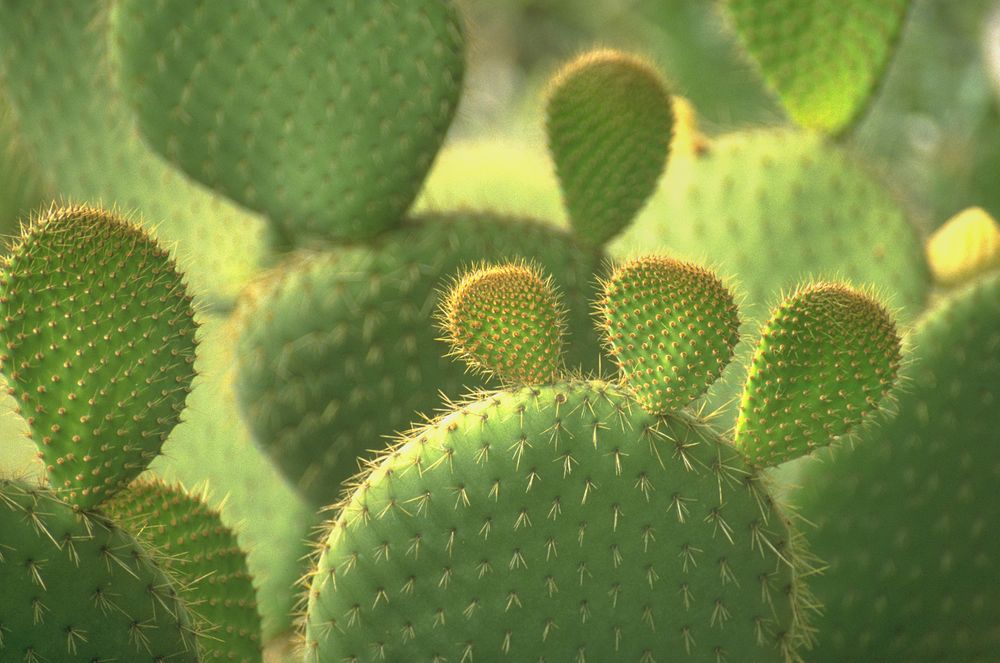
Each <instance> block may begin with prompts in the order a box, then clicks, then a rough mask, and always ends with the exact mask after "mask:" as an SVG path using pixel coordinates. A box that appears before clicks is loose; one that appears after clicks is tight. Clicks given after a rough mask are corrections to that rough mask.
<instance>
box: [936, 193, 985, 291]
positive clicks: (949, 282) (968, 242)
mask: <svg viewBox="0 0 1000 663" xmlns="http://www.w3.org/2000/svg"><path fill="white" fill-rule="evenodd" d="M927 263H928V264H929V265H930V268H931V272H932V273H933V274H934V280H935V282H937V283H938V284H939V285H942V286H956V285H961V284H962V283H965V282H967V281H971V280H972V279H974V278H975V277H977V276H979V275H981V274H987V273H989V272H991V271H993V270H994V269H997V268H1000V224H998V223H997V221H996V219H994V218H993V217H992V216H990V214H989V212H987V211H986V210H984V209H983V208H981V207H969V208H967V209H964V210H962V211H961V212H959V213H958V214H956V215H955V216H953V217H951V218H950V219H948V221H946V222H945V224H944V225H943V226H941V227H940V228H938V229H937V230H936V231H934V234H933V235H931V237H930V239H928V240H927Z"/></svg>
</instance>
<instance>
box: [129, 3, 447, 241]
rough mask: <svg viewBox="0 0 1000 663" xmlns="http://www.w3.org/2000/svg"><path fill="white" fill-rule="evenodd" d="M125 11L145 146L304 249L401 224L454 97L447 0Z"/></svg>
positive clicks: (139, 6) (154, 6)
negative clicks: (266, 219) (259, 215)
mask: <svg viewBox="0 0 1000 663" xmlns="http://www.w3.org/2000/svg"><path fill="white" fill-rule="evenodd" d="M116 12H117V14H116V19H117V20H116V25H115V27H116V29H117V35H116V36H117V40H118V42H119V49H120V55H121V60H122V69H123V72H122V77H123V78H122V81H123V82H122V85H123V88H124V91H125V94H126V96H127V97H128V98H129V99H130V101H131V102H132V104H133V105H134V106H135V108H136V111H137V113H138V117H139V125H140V128H141V130H142V132H143V134H144V136H145V138H146V139H147V140H148V141H149V143H150V144H151V145H153V147H154V148H155V149H157V150H158V151H159V152H160V153H162V154H163V155H164V156H166V158H167V159H169V160H170V161H172V162H175V163H176V164H177V165H178V166H180V168H181V169H182V170H183V171H184V172H186V173H187V174H188V175H190V176H191V177H192V178H194V179H195V180H197V181H199V182H201V183H203V184H205V185H207V186H209V187H211V188H213V189H215V190H216V191H219V192H221V193H223V194H225V195H226V196H228V197H230V198H231V199H233V200H235V201H237V202H239V203H240V204H242V205H244V206H246V207H248V208H250V209H253V210H256V211H259V212H262V213H264V214H265V215H267V216H268V217H269V219H270V220H271V221H272V222H274V223H275V224H276V225H277V227H278V228H280V229H281V230H282V231H283V232H284V233H285V234H287V235H289V236H294V237H295V239H297V241H299V242H306V243H308V242H310V240H314V241H315V240H322V239H326V238H331V237H332V238H338V239H343V238H357V237H365V236H370V235H373V234H375V233H377V232H378V231H380V230H383V229H385V228H386V227H389V226H392V225H395V224H397V223H398V222H399V221H400V218H401V216H402V214H403V213H404V212H405V211H406V209H407V207H409V205H410V203H411V202H412V201H413V199H414V197H415V196H416V194H417V192H418V190H419V188H420V184H421V182H422V181H423V178H424V176H425V175H426V173H427V171H428V170H429V168H430V166H431V162H432V161H433V159H434V155H435V154H436V153H437V151H438V148H439V147H440V145H441V142H442V141H443V139H444V135H445V132H446V130H447V129H448V126H449V124H450V122H451V118H452V115H453V113H454V111H455V107H456V105H457V102H458V97H459V92H460V89H461V82H462V76H463V69H464V60H463V48H462V31H461V25H460V18H459V15H458V11H457V9H456V7H455V6H454V3H452V2H450V1H442V0H406V2H399V1H398V0H335V1H330V0H294V1H283V2H278V3H267V4H266V5H261V6H256V5H254V6H251V5H239V6H234V5H230V4H228V3H219V2H205V3H192V2H189V1H188V0H168V1H164V2H157V3H150V2H148V1H147V0H125V1H123V2H119V3H118V4H117V8H116Z"/></svg>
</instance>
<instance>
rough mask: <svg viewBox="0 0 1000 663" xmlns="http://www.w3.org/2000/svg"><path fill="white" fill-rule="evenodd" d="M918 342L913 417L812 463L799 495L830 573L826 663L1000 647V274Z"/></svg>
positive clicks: (949, 302) (984, 655) (916, 337)
mask: <svg viewBox="0 0 1000 663" xmlns="http://www.w3.org/2000/svg"><path fill="white" fill-rule="evenodd" d="M910 345H912V346H913V349H914V350H913V354H914V355H915V357H914V359H913V360H912V362H909V363H908V364H907V366H906V367H905V369H904V371H905V374H906V376H907V378H908V387H907V388H906V389H903V390H900V391H901V393H900V394H899V397H898V399H899V407H898V409H899V412H898V414H897V415H896V416H895V417H894V418H893V419H892V420H891V421H889V422H886V423H885V424H883V425H881V426H879V427H873V428H871V429H869V431H867V432H866V433H865V434H864V435H863V436H862V437H861V439H860V440H859V441H858V443H857V444H855V445H854V449H852V450H851V452H850V453H835V454H830V455H829V457H827V455H826V454H821V457H820V458H818V459H811V460H809V461H807V463H806V465H805V467H804V468H803V469H802V474H801V476H800V477H799V480H798V481H797V483H798V484H799V485H800V486H801V487H800V489H799V490H797V491H796V492H795V493H794V494H793V495H792V499H793V500H794V502H795V503H796V504H798V505H799V506H800V509H801V512H802V515H803V516H804V517H805V518H806V519H807V520H809V521H810V522H812V523H815V528H811V529H810V531H808V532H807V535H808V536H809V540H810V543H811V544H812V547H813V549H814V550H815V552H816V553H817V555H819V556H821V557H822V558H823V559H824V560H825V561H826V562H827V563H828V568H827V569H826V571H825V572H824V573H823V574H821V575H819V576H818V577H816V578H815V580H814V581H813V582H812V583H810V584H811V586H813V587H814V588H815V590H816V593H817V595H818V598H819V599H820V600H821V601H822V602H823V603H824V604H825V608H824V615H823V617H822V618H821V619H820V624H819V627H820V633H821V637H820V638H819V645H818V646H817V648H816V650H815V651H813V652H812V654H811V655H810V660H812V661H816V662H817V663H839V662H840V661H911V662H913V663H933V662H936V661H968V662H970V663H988V662H989V661H994V660H996V656H997V652H998V651H1000V604H998V602H997V596H1000V576H998V575H997V574H996V564H997V551H998V550H1000V532H998V530H997V527H996V523H998V522H1000V497H998V495H997V476H998V475H1000V446H998V444H997V442H998V437H997V431H998V430H1000V408H998V407H997V404H998V403H1000V377H998V376H1000V273H996V272H994V273H993V275H992V276H989V277H987V278H985V279H983V280H982V281H980V282H979V283H976V284H973V285H970V286H968V287H966V288H963V289H962V290H960V291H958V292H956V293H955V294H954V295H953V296H951V297H949V298H948V299H946V300H944V302H943V303H942V304H941V306H939V307H937V308H935V309H934V310H933V311H932V312H931V313H930V314H929V315H928V316H927V317H926V318H924V319H923V320H922V321H921V322H920V324H919V326H918V327H917V328H916V330H915V332H914V333H913V338H912V340H911V343H910Z"/></svg>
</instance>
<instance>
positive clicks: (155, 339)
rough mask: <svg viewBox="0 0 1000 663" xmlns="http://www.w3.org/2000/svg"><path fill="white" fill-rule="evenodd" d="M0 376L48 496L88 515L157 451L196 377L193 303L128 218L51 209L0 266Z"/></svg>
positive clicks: (162, 253)
mask: <svg viewBox="0 0 1000 663" xmlns="http://www.w3.org/2000/svg"><path fill="white" fill-rule="evenodd" d="M0 342H2V344H3V350H2V353H0V370H2V371H3V373H4V375H5V376H6V378H7V380H8V389H9V390H10V393H11V394H12V395H14V396H15V397H16V398H17V400H18V402H19V407H20V411H21V413H22V414H23V416H24V417H25V418H26V419H27V421H28V424H29V426H30V427H31V431H32V437H33V438H34V440H35V442H36V444H38V446H39V453H40V454H41V457H42V459H43V461H44V462H45V465H46V470H47V473H48V477H49V481H50V483H51V485H52V487H53V489H54V490H55V491H56V492H57V493H58V494H59V495H60V496H61V497H63V498H64V499H66V500H68V501H71V502H73V503H74V504H77V505H79V506H82V507H92V506H94V505H96V504H97V503H98V502H100V501H101V500H102V499H104V498H105V497H106V496H108V495H110V494H112V493H114V492H115V491H117V490H119V489H121V488H123V487H124V486H125V485H127V483H128V482H129V481H130V480H131V479H132V478H134V477H135V476H137V475H138V474H139V473H140V472H141V471H142V470H143V469H145V467H146V466H147V465H148V464H149V463H150V461H152V459H153V458H155V457H156V455H157V454H158V453H159V452H160V447H161V446H162V444H163V442H164V441H165V440H166V438H167V436H168V435H169V434H170V431H171V430H172V429H173V427H174V425H175V424H176V423H177V421H178V420H179V417H180V413H181V410H183V408H184V401H185V398H186V397H187V393H188V391H189V388H190V384H191V380H192V379H193V378H194V368H193V363H194V353H195V322H194V310H193V307H192V301H191V297H190V296H189V295H188V294H187V292H186V290H185V286H184V282H183V279H182V277H181V275H180V273H179V272H178V271H177V269H176V268H175V265H174V262H173V260H172V259H171V258H170V256H169V255H168V254H167V252H166V250H165V249H164V248H162V247H161V246H160V245H159V244H157V242H156V241H155V240H154V239H153V238H152V237H150V236H149V234H148V233H147V232H146V231H145V230H143V229H142V228H141V227H139V226H138V225H137V224H135V223H133V222H132V221H129V220H126V219H123V218H121V217H119V216H117V215H115V214H113V213H110V212H106V211H103V210H97V209H91V208H87V207H66V208H53V209H51V210H50V211H48V212H46V213H45V214H42V215H41V216H39V217H38V218H37V219H34V220H33V221H32V223H31V224H29V225H26V226H25V227H24V231H23V233H22V236H21V237H20V238H19V239H18V240H17V242H16V243H15V245H14V246H13V248H12V250H11V253H10V255H9V256H8V257H5V258H4V259H3V261H2V263H0Z"/></svg>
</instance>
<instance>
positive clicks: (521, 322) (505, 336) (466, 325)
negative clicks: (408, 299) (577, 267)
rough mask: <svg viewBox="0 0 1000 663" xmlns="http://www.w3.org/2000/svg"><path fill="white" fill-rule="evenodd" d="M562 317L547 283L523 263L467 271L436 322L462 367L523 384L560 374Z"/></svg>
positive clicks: (543, 381) (551, 286)
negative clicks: (462, 361) (459, 357)
mask: <svg viewBox="0 0 1000 663" xmlns="http://www.w3.org/2000/svg"><path fill="white" fill-rule="evenodd" d="M563 317H564V313H563V311H562V305H561V303H560V301H559V297H558V294H557V293H556V291H555V288H554V286H553V284H552V279H551V278H545V277H544V276H542V274H541V273H540V270H539V269H538V268H537V267H534V266H532V265H529V264H526V263H507V264H503V265H497V266H487V267H483V268H480V269H472V270H470V271H469V272H468V273H466V274H464V275H463V276H461V277H460V278H459V279H458V280H457V281H456V282H455V284H454V285H453V286H452V287H451V288H450V290H449V292H448V296H447V297H446V298H445V299H444V301H443V302H442V304H441V311H440V322H441V328H442V330H443V331H444V333H445V337H446V340H447V342H448V343H449V344H450V345H451V347H452V348H454V349H455V352H456V353H457V354H459V356H461V357H462V358H463V359H464V360H465V361H466V363H468V364H469V365H470V366H472V367H473V368H475V369H476V370H479V371H482V372H484V373H488V374H495V375H499V376H500V377H501V378H504V379H507V380H510V381H512V382H519V383H522V384H545V383H547V382H551V381H552V380H553V379H554V378H555V377H556V375H557V374H558V373H559V371H560V369H561V359H562V358H561V351H562V335H563V331H564V327H565V322H564V321H563Z"/></svg>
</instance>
